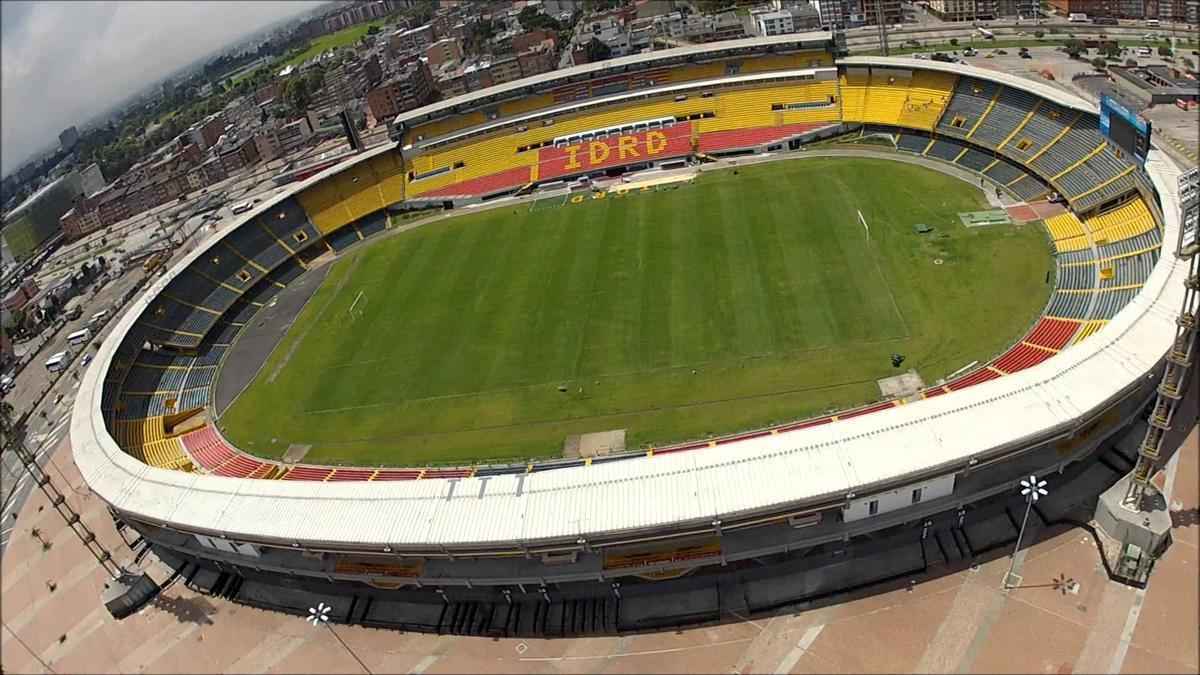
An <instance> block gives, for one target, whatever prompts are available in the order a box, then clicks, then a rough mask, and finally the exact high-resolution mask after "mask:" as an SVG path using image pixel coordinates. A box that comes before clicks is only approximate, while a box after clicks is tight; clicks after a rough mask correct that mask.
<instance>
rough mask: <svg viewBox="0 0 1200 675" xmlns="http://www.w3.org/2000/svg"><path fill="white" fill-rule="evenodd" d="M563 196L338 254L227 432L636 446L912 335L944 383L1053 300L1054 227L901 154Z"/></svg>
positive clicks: (311, 457) (1002, 344) (434, 442)
mask: <svg viewBox="0 0 1200 675" xmlns="http://www.w3.org/2000/svg"><path fill="white" fill-rule="evenodd" d="M559 201H561V200H559ZM557 203H558V202H557V201H554V202H550V201H543V202H539V203H538V208H537V209H531V208H530V206H529V205H527V204H525V205H520V206H514V207H513V208H501V209H497V210H492V211H487V212H481V213H476V214H471V215H465V216H462V217H458V218H454V219H449V220H445V221H441V222H438V223H436V224H430V225H427V226H423V227H420V228H417V229H415V230H412V231H409V232H405V233H401V234H398V235H395V236H392V237H388V238H386V239H384V240H382V241H380V242H378V243H376V244H373V245H371V246H369V247H365V248H363V249H360V250H357V251H354V252H352V253H351V254H349V255H347V256H344V257H343V258H341V259H339V260H338V261H337V262H336V263H334V267H333V269H332V270H331V271H330V273H329V276H328V278H327V279H326V280H325V281H324V283H323V285H322V287H321V288H320V289H319V290H318V291H317V293H316V294H315V295H314V296H313V298H312V300H310V301H309V303H308V305H307V306H306V307H305V309H304V310H303V312H302V314H301V316H300V317H299V318H298V319H297V321H296V322H295V324H294V325H293V326H292V328H291V330H290V331H289V332H288V334H287V335H286V336H285V337H284V339H283V340H282V341H281V343H280V345H279V346H278V347H277V348H276V349H275V351H274V352H273V353H272V355H271V356H270V358H269V359H268V361H267V363H266V364H265V365H264V367H263V369H262V370H261V372H260V373H259V374H258V376H257V377H256V379H255V380H254V382H253V383H252V384H251V385H250V387H249V388H247V390H246V391H245V392H244V393H243V394H242V395H241V396H240V397H239V398H238V400H237V401H236V402H235V403H234V404H233V406H232V407H231V408H230V410H229V411H228V412H227V413H226V414H225V415H224V416H223V418H222V420H221V424H222V426H223V428H224V429H225V432H226V434H227V435H228V436H229V437H230V438H231V440H233V441H234V442H235V443H236V444H237V445H238V446H239V447H241V448H243V449H245V450H248V451H251V452H255V453H258V454H260V455H263V456H268V457H278V456H281V455H282V454H283V452H284V451H285V450H286V448H287V447H288V445H289V444H291V443H298V444H310V445H312V449H311V450H310V451H309V453H308V455H307V457H306V458H305V460H306V461H310V462H325V463H335V464H336V463H346V464H359V465H387V464H391V465H411V464H425V463H460V462H468V461H474V460H486V459H507V458H518V457H520V458H525V457H540V456H556V455H560V454H561V451H562V444H563V440H564V439H565V437H566V436H568V435H569V434H576V433H586V432H591V431H603V430H609V429H621V428H623V429H626V430H627V444H628V445H629V447H637V446H639V445H642V444H662V443H665V442H672V441H680V440H686V439H690V438H697V437H702V436H705V435H709V434H720V433H727V432H734V431H738V430H742V429H746V428H751V427H755V426H760V425H765V424H768V423H773V422H781V421H785V420H790V419H797V418H801V417H805V416H808V415H811V414H815V413H819V412H821V411H823V410H826V409H829V408H832V407H843V406H850V405H855V404H860V403H865V402H868V401H873V400H875V399H877V398H878V396H879V392H878V388H877V385H876V379H877V378H880V377H886V376H889V375H893V374H896V372H898V371H896V370H894V369H893V368H892V366H891V364H890V362H889V356H890V354H892V353H893V352H899V353H902V354H904V355H906V357H907V361H906V362H905V363H904V366H903V368H904V369H908V368H910V367H911V368H915V369H916V370H917V371H918V372H919V373H920V374H921V376H922V377H923V378H924V379H925V380H926V382H930V383H931V382H933V381H934V380H936V379H937V378H939V377H943V376H945V375H947V374H949V373H950V372H953V371H955V370H957V369H958V368H960V367H962V366H963V365H965V364H967V363H969V362H971V361H973V360H976V359H980V360H983V359H986V358H989V357H991V356H993V355H995V354H997V353H999V352H1000V351H1002V350H1003V349H1005V348H1006V346H1007V345H1009V344H1010V343H1011V342H1012V341H1013V340H1015V339H1017V338H1018V337H1019V336H1020V335H1021V334H1022V332H1023V331H1024V330H1026V329H1027V328H1028V327H1029V326H1030V324H1031V323H1032V321H1033V320H1034V319H1035V317H1036V315H1037V313H1038V312H1039V311H1040V310H1041V309H1042V308H1043V306H1044V305H1045V301H1046V299H1047V297H1048V294H1049V289H1048V287H1047V285H1046V283H1045V276H1046V273H1047V271H1048V270H1050V269H1051V267H1052V259H1051V256H1050V251H1049V247H1048V245H1047V241H1046V236H1045V234H1044V231H1043V230H1042V228H1041V226H1040V225H1039V224H1028V225H1024V226H1016V225H1006V226H997V227H981V228H972V229H967V228H964V227H962V226H961V225H960V224H959V221H958V217H957V214H958V213H959V212H963V211H974V210H981V209H984V208H987V204H986V201H985V200H983V198H982V194H981V193H980V192H979V190H978V189H977V188H976V187H974V186H972V185H970V184H967V183H964V182H962V181H959V180H955V179H953V178H950V177H948V176H945V175H943V174H941V173H937V172H934V171H931V170H928V169H924V168H920V167H916V166H912V165H909V164H902V163H898V162H892V161H888V160H874V159H857V158H853V159H852V158H819V159H818V158H814V159H805V160H798V161H789V162H776V163H771V164H767V165H759V166H753V167H742V168H739V169H738V170H737V171H736V174H735V172H734V171H722V172H712V173H706V174H704V175H702V176H701V177H699V178H698V179H697V180H696V181H695V183H693V184H690V185H686V184H685V185H683V186H682V187H679V188H677V189H664V190H662V191H652V192H636V193H633V194H631V195H629V196H624V197H615V196H609V197H607V198H605V199H596V200H593V199H588V200H587V201H586V202H584V203H582V204H570V203H568V204H564V205H562V206H555V205H556V204H557ZM857 210H861V211H862V214H863V216H864V217H865V218H866V220H867V222H868V224H869V226H870V240H869V241H868V239H867V237H866V232H865V231H864V228H863V226H862V224H861V223H860V221H859V219H858V216H857V214H856V211H857ZM916 223H928V224H930V225H933V226H934V227H935V228H936V231H935V232H934V233H933V234H925V235H918V234H916V233H915V232H914V231H913V225H914V224H916ZM935 259H940V260H942V261H943V264H935V262H934V261H935ZM560 385H561V386H565V387H566V388H567V391H566V392H565V393H563V392H560V391H559V387H560Z"/></svg>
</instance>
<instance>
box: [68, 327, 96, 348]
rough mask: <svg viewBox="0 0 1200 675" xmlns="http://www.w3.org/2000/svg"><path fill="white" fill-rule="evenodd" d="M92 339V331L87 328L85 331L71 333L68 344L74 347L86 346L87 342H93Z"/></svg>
mask: <svg viewBox="0 0 1200 675" xmlns="http://www.w3.org/2000/svg"><path fill="white" fill-rule="evenodd" d="M91 339H92V331H90V330H88V329H87V328H84V329H83V330H77V331H75V332H74V333H71V334H70V335H68V336H67V344H69V345H72V346H74V345H82V344H86V343H87V341H88V340H91Z"/></svg>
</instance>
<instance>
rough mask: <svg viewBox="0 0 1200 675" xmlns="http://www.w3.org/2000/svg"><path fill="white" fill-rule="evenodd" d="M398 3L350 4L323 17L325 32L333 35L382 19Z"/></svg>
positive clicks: (388, 0) (388, 1)
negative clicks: (356, 25) (357, 25)
mask: <svg viewBox="0 0 1200 675" xmlns="http://www.w3.org/2000/svg"><path fill="white" fill-rule="evenodd" d="M397 7H398V3H396V2H393V1H391V0H375V2H355V3H350V4H349V5H348V6H347V7H346V8H345V9H343V10H342V11H340V12H338V13H336V14H331V15H330V16H327V17H325V21H324V24H325V32H327V33H333V32H335V31H339V30H342V29H343V28H349V27H350V26H353V25H355V24H360V23H366V22H367V21H372V20H374V19H382V18H383V17H385V16H387V15H388V14H391V13H392V12H393V11H395V10H396V8H397Z"/></svg>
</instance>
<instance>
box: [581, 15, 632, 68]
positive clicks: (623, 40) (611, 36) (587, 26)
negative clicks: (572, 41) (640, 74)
mask: <svg viewBox="0 0 1200 675" xmlns="http://www.w3.org/2000/svg"><path fill="white" fill-rule="evenodd" d="M581 26H582V30H580V32H579V35H578V41H577V45H578V47H584V48H586V45H587V44H588V43H589V42H591V41H592V40H593V39H595V40H599V41H600V42H603V43H604V44H605V45H606V46H607V47H608V49H609V51H610V52H611V55H612V57H613V58H615V57H618V56H625V55H627V54H629V32H628V31H627V30H625V24H624V23H623V22H622V21H620V20H619V19H618V18H617V17H616V16H606V17H604V18H602V19H597V20H589V21H586V22H583V23H581ZM578 47H577V49H576V51H578ZM576 63H577V64H578V63H581V61H576ZM582 63H587V61H586V60H585V61H582Z"/></svg>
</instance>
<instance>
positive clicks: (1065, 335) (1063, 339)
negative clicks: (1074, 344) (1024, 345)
mask: <svg viewBox="0 0 1200 675" xmlns="http://www.w3.org/2000/svg"><path fill="white" fill-rule="evenodd" d="M1079 325H1080V324H1079V323H1078V322H1075V321H1063V320H1062V319H1053V318H1050V317H1042V318H1040V319H1038V322H1037V324H1036V325H1035V326H1034V327H1033V330H1031V331H1029V335H1028V336H1026V338H1025V342H1028V343H1029V344H1031V345H1037V346H1039V347H1047V348H1049V349H1062V348H1063V347H1065V346H1067V344H1068V343H1069V342H1070V341H1071V336H1072V335H1074V334H1075V331H1076V330H1078V329H1079Z"/></svg>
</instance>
